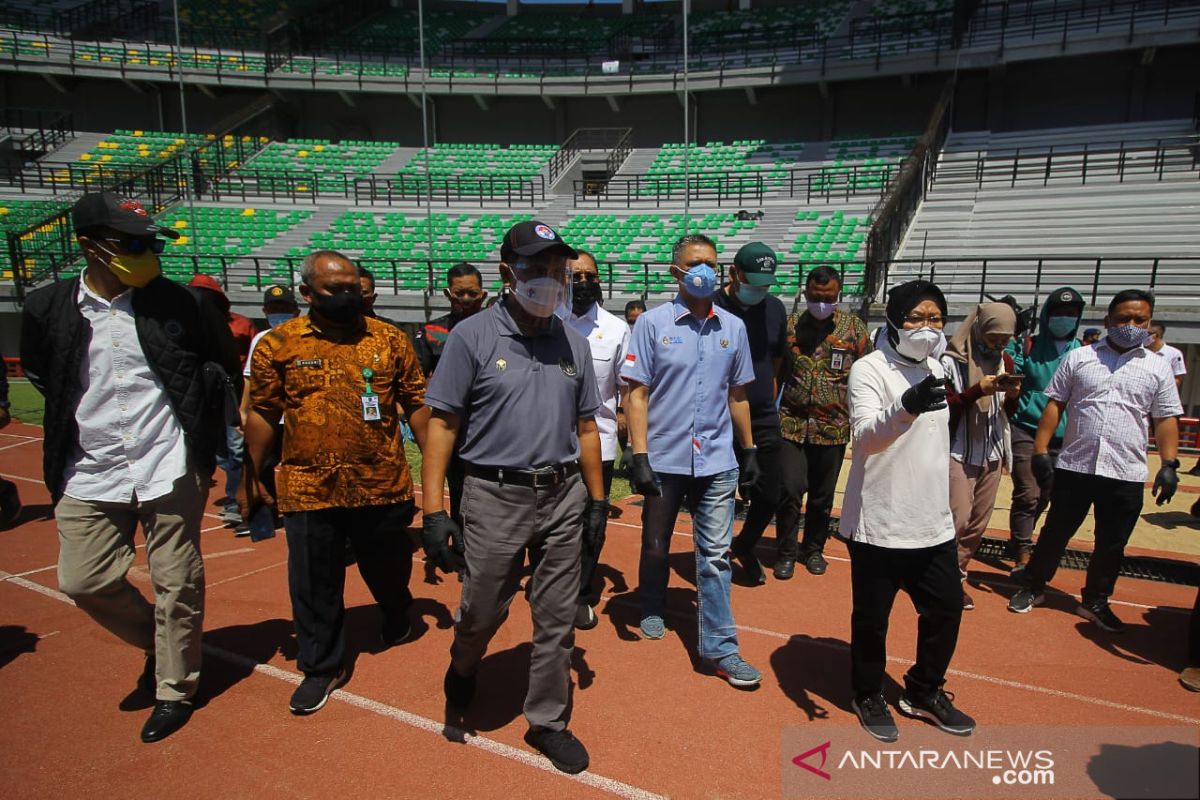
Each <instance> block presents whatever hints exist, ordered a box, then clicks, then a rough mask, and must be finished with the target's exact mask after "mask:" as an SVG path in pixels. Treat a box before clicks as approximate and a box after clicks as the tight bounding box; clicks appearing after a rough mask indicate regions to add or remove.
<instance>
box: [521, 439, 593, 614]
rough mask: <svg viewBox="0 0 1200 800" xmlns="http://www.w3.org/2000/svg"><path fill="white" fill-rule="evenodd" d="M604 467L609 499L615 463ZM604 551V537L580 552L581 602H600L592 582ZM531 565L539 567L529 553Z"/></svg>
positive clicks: (585, 545)
mask: <svg viewBox="0 0 1200 800" xmlns="http://www.w3.org/2000/svg"><path fill="white" fill-rule="evenodd" d="M602 466H603V467H604V496H605V497H608V496H609V495H610V494H611V493H612V480H613V462H612V461H605V462H603V464H602ZM603 549H604V537H601V538H600V542H599V543H598V544H597V545H596V546H595V547H589V546H588V543H587V542H586V541H584V542H583V544H582V546H581V547H580V550H579V559H580V566H579V602H580V603H588V604H589V605H595V604H596V602H597V601H598V600H599V597H598V594H599V593H598V592H597V591H596V589H595V587H593V586H592V581H594V580H595V578H596V567H597V566H599V565H600V552H601V551H602V550H603ZM529 563H530V564H533V565H534V567H535V569H536V567H537V565H536V564H535V563H534V555H533V552H532V551H530V553H529Z"/></svg>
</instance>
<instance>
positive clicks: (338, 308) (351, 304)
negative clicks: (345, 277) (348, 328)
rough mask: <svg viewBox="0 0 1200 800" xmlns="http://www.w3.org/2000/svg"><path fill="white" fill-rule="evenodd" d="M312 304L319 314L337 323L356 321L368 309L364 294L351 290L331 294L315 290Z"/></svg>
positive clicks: (344, 323) (343, 323)
mask: <svg viewBox="0 0 1200 800" xmlns="http://www.w3.org/2000/svg"><path fill="white" fill-rule="evenodd" d="M312 304H313V308H315V309H316V310H317V313H318V314H320V315H321V316H322V317H324V318H325V319H327V320H329V321H330V322H332V323H335V324H337V325H346V324H349V323H351V322H354V321H355V320H357V319H358V318H359V317H361V316H362V315H363V312H364V311H365V310H366V305H365V304H364V303H363V298H362V295H361V294H353V293H351V292H338V293H337V294H331V295H324V294H317V293H316V292H313V295H312Z"/></svg>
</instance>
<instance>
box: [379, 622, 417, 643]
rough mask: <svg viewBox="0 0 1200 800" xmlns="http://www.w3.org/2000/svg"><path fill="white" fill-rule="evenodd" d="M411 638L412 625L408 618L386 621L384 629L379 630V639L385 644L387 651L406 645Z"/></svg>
mask: <svg viewBox="0 0 1200 800" xmlns="http://www.w3.org/2000/svg"><path fill="white" fill-rule="evenodd" d="M411 636H412V623H411V622H409V620H408V617H401V618H400V619H398V620H389V619H384V621H383V627H382V628H380V629H379V639H380V641H381V642H383V646H384V648H385V649H386V648H388V647H395V646H396V645H398V644H404V643H405V642H407V641H408V640H409V637H411Z"/></svg>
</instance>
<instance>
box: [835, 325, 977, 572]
mask: <svg viewBox="0 0 1200 800" xmlns="http://www.w3.org/2000/svg"><path fill="white" fill-rule="evenodd" d="M931 372H932V373H933V374H934V375H936V376H937V377H939V378H941V377H945V372H944V370H943V369H942V366H941V364H939V363H938V362H937V361H936V360H934V359H932V358H927V359H925V361H924V362H922V363H919V364H914V363H912V362H910V361H907V360H905V359H904V358H902V357H901V356H899V355H898V354H897V353H896V352H895V350H893V349H892V348H891V346H890V345H889V344H888V343H887V341H886V339H882V340H881V342H880V349H878V350H876V351H875V352H873V353H871V354H870V355H868V356H866V357H865V358H861V359H859V360H858V361H856V362H854V366H853V367H851V368H850V382H849V406H850V448H851V451H850V452H851V460H850V475H849V480H848V482H847V484H846V496H845V500H844V501H843V503H842V519H841V524H840V525H839V528H838V532H839V533H840V535H841V536H842V537H843V538H845V539H849V540H851V541H854V542H863V543H865V544H871V545H875V546H878V547H891V548H896V549H902V550H903V549H917V548H922V547H932V546H934V545H937V544H941V543H943V542H947V541H950V540H951V539H953V538H954V518H953V516H952V515H951V513H950V477H949V476H950V412H949V410H947V409H941V410H940V411H930V412H926V413H925V414H921V415H919V416H913V415H912V414H910V413H908V412H907V411H905V410H904V406H903V405H901V403H900V397H901V396H902V395H903V394H904V392H906V391H907V390H908V388H909V387H910V386H915V385H916V384H918V383H920V382H921V381H923V380H924V379H925V377H926V376H927V375H929V374H930V373H931Z"/></svg>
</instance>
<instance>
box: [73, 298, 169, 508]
mask: <svg viewBox="0 0 1200 800" xmlns="http://www.w3.org/2000/svg"><path fill="white" fill-rule="evenodd" d="M78 303H79V310H80V312H81V313H82V314H83V318H84V321H85V322H86V323H87V325H88V328H89V330H90V337H91V338H90V340H89V341H88V346H87V356H86V357H85V358H83V359H81V362H80V367H79V371H80V373H81V374H80V385H81V386H83V396H82V397H80V398H79V406H78V408H77V409H76V412H75V419H76V422H77V424H78V425H79V443H78V445H77V446H76V448H75V452H74V454H73V455H72V457H71V459H70V460H69V461H68V462H67V468H66V475H65V477H66V479H67V481H66V488H65V490H64V492H65V494H66V495H67V496H68V497H73V498H75V499H76V500H89V501H103V502H110V503H129V502H132V501H133V500H134V499H135V497H136V499H137V500H141V501H146V500H154V499H157V498H159V497H163V496H164V495H167V494H169V493H170V492H171V490H172V489H173V488H174V485H175V481H176V480H178V479H179V478H181V477H183V475H184V473H185V472H187V445H186V444H185V442H184V438H183V428H182V426H180V424H179V420H178V419H176V417H175V412H174V411H173V410H172V409H171V403H170V401H169V400H168V399H167V393H166V391H165V390H164V388H163V385H162V382H161V381H159V379H158V376H157V375H155V374H154V370H152V369H150V364H149V362H147V361H146V354H145V353H143V352H142V345H141V343H140V342H139V341H138V336H137V326H136V324H135V320H134V316H133V290H132V289H128V290H126V291H124V292H122V293H121V294H119V295H117V296H116V297H114V298H113V299H112V301H108V300H105V299H104V298H102V297H100V296H99V295H98V294H96V293H95V292H93V291H92V290H91V289H89V288H88V285H87V280H86V278H83V279H80V281H79V295H78Z"/></svg>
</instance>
